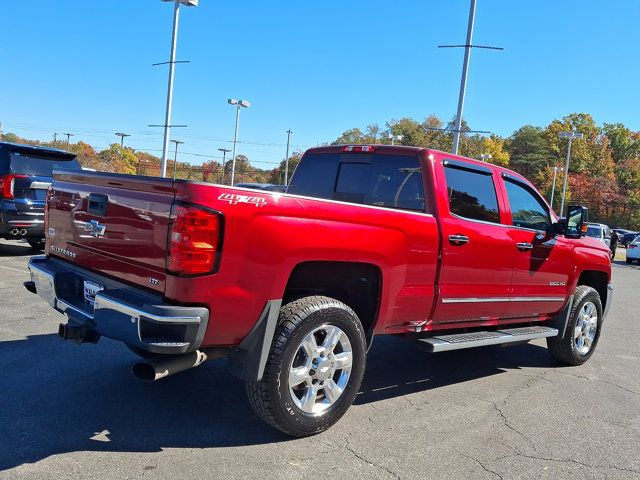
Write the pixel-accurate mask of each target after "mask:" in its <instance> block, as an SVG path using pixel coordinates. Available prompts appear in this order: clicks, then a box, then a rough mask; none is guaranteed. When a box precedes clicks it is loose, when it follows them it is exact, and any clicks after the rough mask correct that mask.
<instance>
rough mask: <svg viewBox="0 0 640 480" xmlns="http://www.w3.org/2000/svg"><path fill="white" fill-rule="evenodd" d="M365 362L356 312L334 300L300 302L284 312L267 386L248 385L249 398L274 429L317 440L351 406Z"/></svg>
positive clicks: (267, 371) (266, 376) (269, 363)
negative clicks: (314, 436)
mask: <svg viewBox="0 0 640 480" xmlns="http://www.w3.org/2000/svg"><path fill="white" fill-rule="evenodd" d="M365 362H366V340H365V336H364V332H363V329H362V325H361V323H360V320H359V319H358V316H357V315H356V314H355V312H354V311H353V310H351V308H349V307H348V306H347V305H345V304H344V303H342V302H339V301H338V300H334V299H332V298H328V297H322V296H312V297H305V298H301V299H299V300H296V301H294V302H291V303H289V304H287V305H285V306H284V307H282V309H281V310H280V317H279V319H278V326H277V328H276V332H275V335H274V338H273V342H272V344H271V350H270V353H269V358H268V360H267V365H266V368H265V371H264V374H263V377H262V380H261V381H259V382H247V383H246V390H247V395H248V397H249V401H250V403H251V406H252V407H253V409H254V410H255V411H256V413H257V414H258V416H260V418H262V419H263V420H264V421H265V422H267V423H269V424H270V425H271V426H273V427H275V428H276V429H278V430H280V431H282V432H284V433H286V434H288V435H292V436H295V437H304V436H308V435H313V434H316V433H320V432H322V431H324V430H326V429H327V428H329V427H330V426H332V425H333V424H334V423H336V422H337V421H338V420H339V419H340V417H342V415H344V413H345V412H346V411H347V409H348V408H349V407H350V406H351V403H352V402H353V400H354V398H355V396H356V394H357V393H358V389H359V388H360V384H361V382H362V377H363V375H364V369H365Z"/></svg>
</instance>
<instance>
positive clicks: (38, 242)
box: [27, 238, 45, 252]
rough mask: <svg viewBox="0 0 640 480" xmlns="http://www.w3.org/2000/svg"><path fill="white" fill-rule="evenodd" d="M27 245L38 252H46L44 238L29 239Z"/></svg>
mask: <svg viewBox="0 0 640 480" xmlns="http://www.w3.org/2000/svg"><path fill="white" fill-rule="evenodd" d="M27 243H28V244H29V246H30V247H31V248H32V249H33V250H35V251H36V252H41V251H42V250H44V243H45V240H44V238H27Z"/></svg>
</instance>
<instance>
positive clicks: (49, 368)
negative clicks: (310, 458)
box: [0, 335, 553, 471]
mask: <svg viewBox="0 0 640 480" xmlns="http://www.w3.org/2000/svg"><path fill="white" fill-rule="evenodd" d="M479 353H480V352H478V351H475V352H469V351H466V352H465V351H461V352H447V353H442V354H437V355H429V354H427V353H425V352H422V351H420V350H417V349H416V348H414V347H412V346H410V345H407V344H405V343H404V342H402V341H400V340H397V339H395V338H391V337H385V338H377V339H376V341H375V344H374V347H373V348H372V351H371V352H370V354H369V364H368V367H367V374H366V376H365V379H364V383H363V385H362V388H361V392H360V393H359V395H358V397H357V398H356V402H355V404H356V405H359V404H366V403H371V402H378V401H382V400H385V399H389V398H393V397H397V396H401V395H406V394H408V393H415V392H420V391H427V390H430V389H435V388H438V387H442V386H446V385H451V384H456V383H461V382H466V381H468V380H472V379H477V378H482V377H487V376H490V375H495V374H498V373H503V372H505V371H506V369H517V368H521V367H534V368H536V367H538V368H545V367H550V366H552V365H553V363H552V361H551V360H550V359H549V357H548V356H547V353H546V349H545V348H542V347H539V346H535V345H521V346H516V347H511V348H486V349H484V350H483V351H482V352H481V354H479ZM135 360H136V357H135V356H134V355H133V354H132V353H130V352H129V351H128V350H126V348H125V347H124V346H122V345H120V344H117V343H115V342H111V341H106V340H103V341H101V342H100V343H99V344H98V345H96V346H84V345H82V346H76V345H73V344H70V343H68V342H65V343H63V342H61V341H60V340H59V338H58V337H57V336H56V335H35V336H30V337H28V338H27V339H20V340H14V341H6V342H1V343H0V366H1V367H2V373H1V374H0V471H2V470H6V469H10V468H13V467H16V466H19V465H22V464H24V463H34V462H37V461H39V460H42V459H44V458H47V457H49V456H52V455H56V454H61V453H67V452H76V451H105V452H110V451H114V452H158V451H161V450H162V449H163V448H216V447H229V446H240V445H252V444H267V443H274V442H282V441H287V440H289V438H288V437H286V436H285V435H283V434H281V433H279V432H277V431H275V430H273V429H271V428H270V427H268V426H267V425H265V424H264V423H262V422H261V421H260V420H259V419H258V418H257V417H256V416H255V415H254V413H253V411H252V410H251V408H250V406H249V404H248V401H247V400H246V397H245V395H244V386H243V383H242V382H241V381H240V380H238V379H236V378H235V377H233V376H231V375H230V374H229V373H228V371H227V368H226V365H225V362H224V361H212V362H208V363H206V364H204V365H203V366H201V367H198V368H196V369H193V370H190V371H187V372H183V373H181V374H179V375H176V376H174V377H169V378H167V379H164V380H162V381H160V382H157V383H154V384H145V383H141V382H139V381H137V380H135V379H134V378H133V377H132V376H131V374H130V371H129V368H130V366H131V364H132V363H133V362H134V361H135ZM348 415H349V414H348V413H347V417H348ZM343 421H344V420H343Z"/></svg>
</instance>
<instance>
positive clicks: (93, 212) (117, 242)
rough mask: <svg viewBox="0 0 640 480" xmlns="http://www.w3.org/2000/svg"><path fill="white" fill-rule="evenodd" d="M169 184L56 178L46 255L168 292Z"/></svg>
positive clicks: (108, 177) (104, 176) (110, 177)
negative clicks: (166, 281)
mask: <svg viewBox="0 0 640 480" xmlns="http://www.w3.org/2000/svg"><path fill="white" fill-rule="evenodd" d="M174 198H175V191H174V188H173V181H172V180H171V179H161V178H149V177H137V176H131V175H120V174H108V173H88V172H81V173H79V172H78V173H73V174H72V173H56V174H54V183H53V186H52V188H51V189H50V190H49V193H48V208H49V211H48V223H47V231H46V232H45V233H46V235H47V239H48V242H47V247H46V248H47V253H49V254H50V255H52V256H56V257H59V258H62V259H64V260H67V261H71V262H73V263H74V264H76V265H78V266H82V267H84V268H88V269H91V270H94V271H96V272H100V273H102V274H106V275H109V276H111V277H114V278H116V279H118V280H121V281H124V282H127V283H132V284H136V285H139V286H142V287H145V288H148V289H150V290H154V291H157V292H160V293H163V292H164V289H165V280H166V273H165V266H166V250H167V241H168V239H167V235H168V228H169V216H170V211H171V204H172V202H173V200H174Z"/></svg>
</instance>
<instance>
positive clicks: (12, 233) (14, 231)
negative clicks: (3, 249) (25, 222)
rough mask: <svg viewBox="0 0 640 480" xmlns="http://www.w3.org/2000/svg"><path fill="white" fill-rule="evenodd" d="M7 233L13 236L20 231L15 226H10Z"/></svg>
mask: <svg viewBox="0 0 640 480" xmlns="http://www.w3.org/2000/svg"><path fill="white" fill-rule="evenodd" d="M9 233H10V234H11V235H13V236H14V237H17V236H18V233H20V231H19V230H18V229H17V228H12V229H11V230H9Z"/></svg>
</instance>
